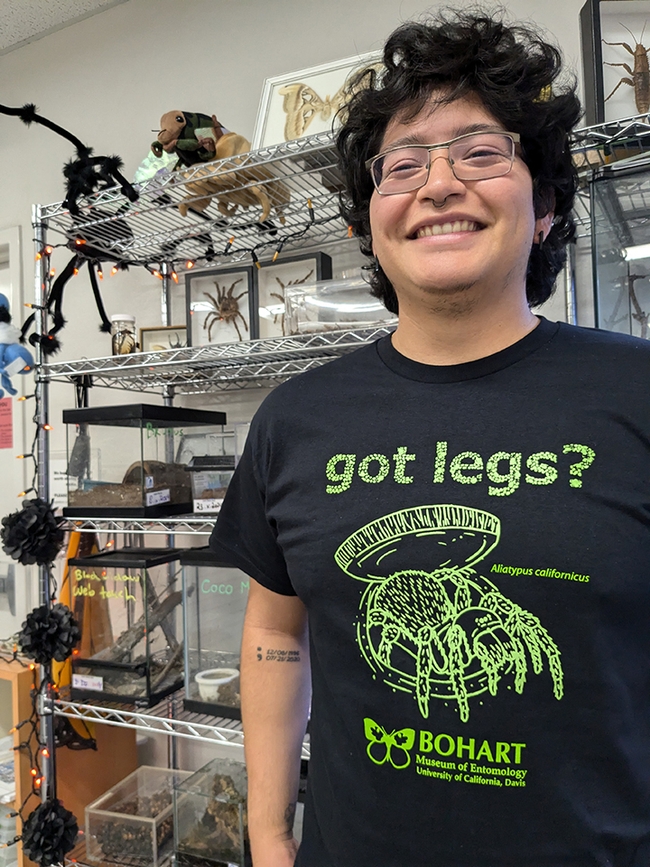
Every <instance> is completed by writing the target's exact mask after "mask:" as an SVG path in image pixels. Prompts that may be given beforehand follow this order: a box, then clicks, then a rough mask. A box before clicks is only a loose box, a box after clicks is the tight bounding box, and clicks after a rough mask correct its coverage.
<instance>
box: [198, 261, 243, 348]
mask: <svg viewBox="0 0 650 867" xmlns="http://www.w3.org/2000/svg"><path fill="white" fill-rule="evenodd" d="M256 270H257V269H255V268H251V267H247V266H243V265H242V266H241V267H239V268H219V269H213V270H210V271H199V272H192V273H190V274H187V275H186V276H185V299H186V307H187V343H188V346H202V345H205V344H207V343H237V342H240V341H242V340H253V339H255V338H256V337H259V329H258V317H257V274H256Z"/></svg>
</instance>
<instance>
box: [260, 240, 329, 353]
mask: <svg viewBox="0 0 650 867" xmlns="http://www.w3.org/2000/svg"><path fill="white" fill-rule="evenodd" d="M261 265H262V267H261V269H260V271H259V272H258V275H257V281H258V282H257V296H258V300H259V304H258V314H259V336H260V337H281V336H282V335H284V334H288V333H289V332H288V331H287V329H286V324H285V310H284V290H285V289H286V288H287V287H288V286H300V285H304V284H306V283H316V281H318V280H331V279H332V259H331V258H330V256H328V255H327V254H325V253H321V252H315V253H303V254H301V255H299V256H286V257H283V258H279V259H278V260H277V262H262V263H261Z"/></svg>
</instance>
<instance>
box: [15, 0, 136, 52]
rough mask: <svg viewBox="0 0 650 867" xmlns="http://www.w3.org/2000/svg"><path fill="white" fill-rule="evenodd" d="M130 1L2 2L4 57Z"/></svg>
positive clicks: (39, 0) (17, 0) (46, 0)
mask: <svg viewBox="0 0 650 867" xmlns="http://www.w3.org/2000/svg"><path fill="white" fill-rule="evenodd" d="M125 2H127V0H0V21H1V22H2V26H1V27H0V54H7V53H8V52H9V51H13V50H14V49H15V48H20V46H21V45H25V44H26V43H27V42H34V41H35V40H36V39H41V37H43V36H46V35H47V34H48V33H52V32H53V31H54V30H61V28H63V27H68V26H69V25H70V24H74V23H75V21H80V20H81V19H82V18H89V17H90V16H91V15H96V14H97V13H98V12H103V11H104V10H105V9H108V8H109V7H110V6H117V5H118V4H119V3H125Z"/></svg>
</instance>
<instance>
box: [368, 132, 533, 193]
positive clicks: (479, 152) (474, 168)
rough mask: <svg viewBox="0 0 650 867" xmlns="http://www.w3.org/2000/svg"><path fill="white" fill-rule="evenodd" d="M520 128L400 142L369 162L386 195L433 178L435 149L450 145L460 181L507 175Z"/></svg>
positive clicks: (377, 185) (378, 187) (449, 158)
mask: <svg viewBox="0 0 650 867" xmlns="http://www.w3.org/2000/svg"><path fill="white" fill-rule="evenodd" d="M519 140H520V137H519V134H518V133H516V132H469V133H465V135H459V136H457V137H456V138H452V139H450V140H449V141H443V142H440V143H439V144H421V145H420V144H417V145H400V146H398V147H394V148H389V149H388V150H386V151H384V152H383V153H380V154H377V156H375V157H372V159H369V160H368V161H367V162H366V168H367V169H369V171H370V174H371V175H372V180H373V183H374V185H375V188H376V190H377V192H378V193H379V194H380V195H382V196H394V195H397V194H398V193H409V192H411V191H412V190H417V189H419V188H420V187H423V186H424V185H425V184H426V182H427V180H428V178H429V169H430V168H431V162H432V160H431V152H432V151H435V150H441V149H446V150H447V151H448V153H447V156H446V157H434V159H440V158H442V159H446V160H447V161H448V163H449V165H450V167H451V170H452V172H453V173H454V176H455V177H456V178H458V180H459V181H479V180H486V179H487V178H498V177H501V176H502V175H507V174H508V172H509V171H510V169H511V168H512V164H513V162H514V159H515V146H516V145H517V144H519Z"/></svg>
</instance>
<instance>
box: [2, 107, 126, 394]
mask: <svg viewBox="0 0 650 867" xmlns="http://www.w3.org/2000/svg"><path fill="white" fill-rule="evenodd" d="M0 114H6V115H9V116H10V117H18V118H20V120H21V121H22V122H23V123H24V124H26V125H27V126H30V124H32V123H36V124H40V125H41V126H44V127H47V129H49V130H51V131H52V132H54V133H56V134H57V135H59V136H62V137H63V138H65V139H67V140H68V141H69V142H71V143H72V144H73V145H74V146H75V148H76V151H77V158H76V159H75V160H70V161H68V162H67V163H66V164H65V165H64V167H63V176H64V177H65V179H66V197H65V199H64V201H63V207H64V208H67V209H68V210H69V211H70V215H71V217H72V227H71V228H70V229H68V231H67V232H66V234H67V238H68V241H67V246H68V247H69V248H70V249H71V250H73V251H74V255H73V257H72V259H71V260H70V261H69V262H68V264H67V265H66V267H65V268H64V270H63V272H62V273H61V274H60V275H59V277H57V279H56V281H55V282H54V284H53V286H52V289H51V291H50V292H49V294H48V297H47V299H46V307H47V312H48V313H49V314H50V315H52V316H53V318H54V325H53V327H52V328H50V330H49V331H47V332H45V333H44V334H31V335H30V337H29V342H30V343H31V344H32V346H36V344H37V343H38V344H40V347H41V349H42V351H43V354H44V355H49V354H51V353H53V352H57V351H58V350H59V349H60V343H59V339H58V337H57V336H56V335H57V333H58V332H59V331H60V330H61V329H62V328H63V326H64V325H65V319H64V318H63V290H64V288H65V285H66V283H67V282H68V280H69V279H70V278H71V277H72V276H73V274H76V273H77V271H78V270H79V267H80V266H81V264H82V263H83V262H86V263H87V265H88V273H89V274H90V282H91V286H92V291H93V295H94V297H95V302H96V304H97V310H98V313H99V316H100V319H101V322H102V324H101V326H100V331H105V332H109V331H110V330H111V323H110V321H109V319H108V317H107V316H106V311H105V310H104V305H103V302H102V298H101V294H100V291H99V285H98V283H97V276H96V274H95V269H96V268H97V269H98V272H99V267H100V263H101V262H102V261H108V262H114V263H115V264H116V266H117V267H120V268H125V267H126V264H125V263H124V262H122V259H121V254H120V249H121V244H122V242H128V241H129V240H130V239H132V238H133V233H132V232H131V229H130V228H129V226H128V225H127V223H126V222H125V221H124V220H123V219H119V220H117V221H116V222H114V223H112V224H111V232H112V236H113V237H112V241H113V243H112V245H111V246H112V247H114V248H115V249H111V250H107V249H106V238H105V237H103V238H102V233H101V232H99V233H97V231H96V230H95V231H93V226H94V225H95V224H96V223H98V222H101V220H102V219H103V218H106V217H109V216H111V215H110V214H106V213H103V212H102V211H100V210H99V209H98V208H93V210H92V213H90V214H88V213H87V212H86V213H82V211H81V209H80V208H79V205H78V200H79V199H80V198H84V197H87V196H90V195H92V194H93V193H95V192H96V191H97V190H105V189H109V188H110V187H112V186H114V184H116V183H117V184H119V185H120V187H121V189H122V192H123V193H124V195H125V197H126V198H127V199H128V200H129V201H130V202H135V201H137V199H138V192H137V190H135V189H134V187H133V185H132V184H130V183H129V182H128V181H127V179H126V178H125V177H124V176H123V175H122V173H121V171H120V169H121V168H122V160H121V159H120V157H118V156H95V155H94V153H93V149H92V148H90V147H87V146H86V145H85V144H84V143H83V142H82V141H81V140H80V139H78V138H77V137H76V136H75V135H73V134H72V133H71V132H69V131H68V130H67V129H64V127H62V126H59V125H58V124H57V123H54V121H51V120H48V118H46V117H43V116H42V115H40V114H38V112H37V111H36V106H34V105H33V104H32V103H28V104H27V105H23V106H22V107H20V108H12V107H10V106H8V105H0ZM120 210H128V206H127V207H126V208H122V209H120ZM92 242H95V243H96V246H94V245H93V243H92ZM100 276H101V275H100ZM5 300H6V299H5ZM9 319H11V317H9ZM34 319H35V314H33V313H32V315H31V316H29V317H28V318H27V319H26V320H25V322H24V323H23V327H22V330H21V338H20V339H21V340H22V341H24V340H25V338H26V337H27V334H28V332H29V330H30V328H31V327H32V325H33V324H34ZM0 321H7V320H0ZM1 344H2V341H0V345H1ZM12 352H15V350H12ZM10 354H11V353H10ZM27 354H28V355H29V353H27ZM30 358H31V356H30ZM16 364H18V361H16ZM5 387H6V386H5ZM7 391H9V389H7ZM10 393H11V392H10ZM13 393H14V394H15V392H13Z"/></svg>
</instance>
